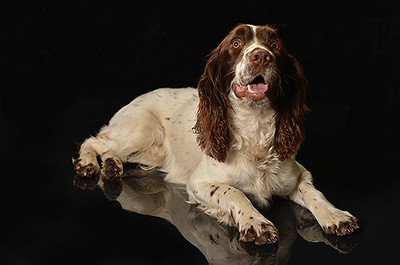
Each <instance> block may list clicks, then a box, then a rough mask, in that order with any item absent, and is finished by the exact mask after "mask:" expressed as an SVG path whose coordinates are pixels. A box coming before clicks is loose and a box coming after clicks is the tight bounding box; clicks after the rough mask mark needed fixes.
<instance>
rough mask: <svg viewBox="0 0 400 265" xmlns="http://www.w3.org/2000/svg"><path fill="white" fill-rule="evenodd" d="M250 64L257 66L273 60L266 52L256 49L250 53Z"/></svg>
mask: <svg viewBox="0 0 400 265" xmlns="http://www.w3.org/2000/svg"><path fill="white" fill-rule="evenodd" d="M249 60H250V62H252V63H254V64H257V65H264V64H267V63H268V62H269V61H270V60H271V56H270V55H269V53H268V52H267V51H266V50H262V49H255V50H254V51H252V52H251V53H250V57H249Z"/></svg>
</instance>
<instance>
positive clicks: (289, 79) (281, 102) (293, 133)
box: [275, 55, 310, 160]
mask: <svg viewBox="0 0 400 265" xmlns="http://www.w3.org/2000/svg"><path fill="white" fill-rule="evenodd" d="M282 78H283V79H284V80H282V82H281V86H282V87H281V90H280V95H279V96H278V97H279V99H277V100H276V102H277V103H276V104H277V106H276V108H277V117H276V121H277V128H276V131H275V151H276V152H277V153H278V155H279V158H280V159H281V160H285V159H287V158H290V157H292V156H293V155H295V154H296V153H297V152H298V150H299V148H300V145H301V143H302V142H303V140H304V118H305V115H306V113H307V112H309V111H310V109H309V108H308V107H307V105H306V89H307V85H308V84H307V80H306V77H305V75H304V71H303V68H302V66H301V65H300V63H299V62H298V60H297V59H296V58H295V57H293V56H291V55H289V57H288V63H287V68H286V70H285V75H284V76H283V77H282Z"/></svg>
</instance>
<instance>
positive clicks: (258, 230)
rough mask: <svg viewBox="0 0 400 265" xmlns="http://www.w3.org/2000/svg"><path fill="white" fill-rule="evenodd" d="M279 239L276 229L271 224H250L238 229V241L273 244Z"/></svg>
mask: <svg viewBox="0 0 400 265" xmlns="http://www.w3.org/2000/svg"><path fill="white" fill-rule="evenodd" d="M278 239H279V236H278V229H276V227H275V226H274V225H273V224H268V223H262V224H261V225H259V226H256V227H255V226H253V225H250V227H248V228H247V229H244V230H242V231H240V238H239V240H240V241H243V242H254V243H255V244H256V245H262V244H265V243H267V244H273V243H276V242H277V241H278Z"/></svg>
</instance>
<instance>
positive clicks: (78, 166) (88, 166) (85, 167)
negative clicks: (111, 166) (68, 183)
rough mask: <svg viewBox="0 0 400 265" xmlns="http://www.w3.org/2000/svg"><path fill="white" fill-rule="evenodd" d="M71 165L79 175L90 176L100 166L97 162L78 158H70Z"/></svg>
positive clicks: (95, 172) (98, 169)
mask: <svg viewBox="0 0 400 265" xmlns="http://www.w3.org/2000/svg"><path fill="white" fill-rule="evenodd" d="M72 165H73V166H74V170H75V172H76V174H78V175H79V176H81V177H91V176H93V175H96V174H97V173H99V171H100V167H99V165H98V164H97V163H84V161H83V160H82V159H80V158H78V159H72Z"/></svg>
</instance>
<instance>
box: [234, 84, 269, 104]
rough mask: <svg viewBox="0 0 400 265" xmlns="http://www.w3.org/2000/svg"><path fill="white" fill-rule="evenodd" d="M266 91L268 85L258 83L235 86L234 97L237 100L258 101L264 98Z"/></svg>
mask: <svg viewBox="0 0 400 265" xmlns="http://www.w3.org/2000/svg"><path fill="white" fill-rule="evenodd" d="M267 90H268V84H264V83H258V84H251V85H247V86H239V85H235V95H236V96H237V97H238V98H243V97H246V98H248V99H250V100H260V99H263V98H265V92H266V91H267Z"/></svg>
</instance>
